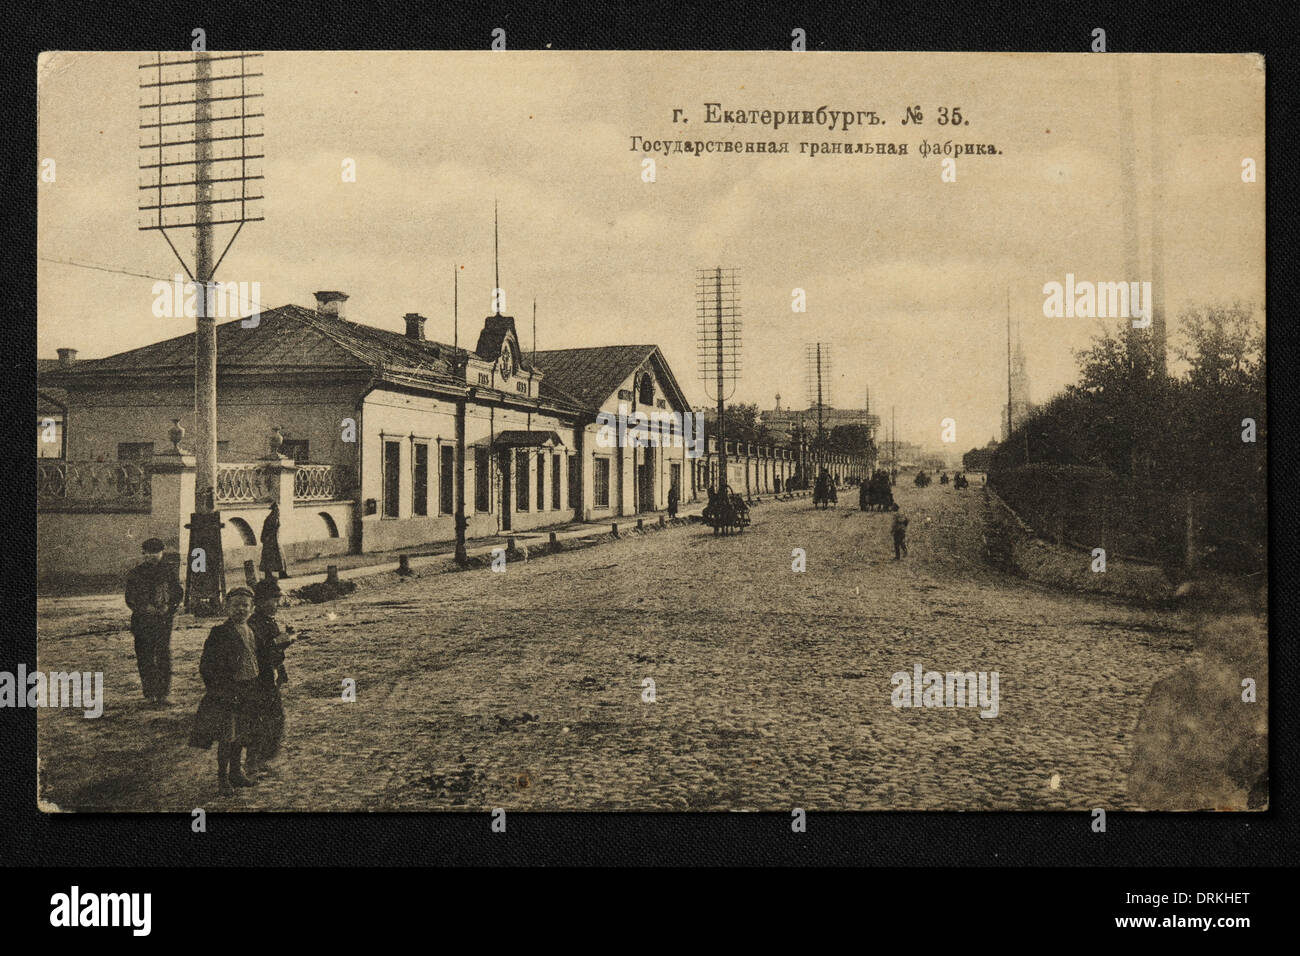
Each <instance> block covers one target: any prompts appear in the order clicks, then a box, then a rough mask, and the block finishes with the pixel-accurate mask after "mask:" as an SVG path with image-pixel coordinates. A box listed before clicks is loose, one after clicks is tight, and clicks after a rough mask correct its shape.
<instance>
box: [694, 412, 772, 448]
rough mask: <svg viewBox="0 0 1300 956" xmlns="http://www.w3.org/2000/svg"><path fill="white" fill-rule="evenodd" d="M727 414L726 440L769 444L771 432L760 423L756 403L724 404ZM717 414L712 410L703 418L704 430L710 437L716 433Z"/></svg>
mask: <svg viewBox="0 0 1300 956" xmlns="http://www.w3.org/2000/svg"><path fill="white" fill-rule="evenodd" d="M724 407H725V409H726V416H727V440H728V441H744V442H757V443H760V444H769V443H771V441H772V435H771V432H770V431H769V430H768V428H767V426H766V425H764V424H762V419H761V416H760V415H759V411H758V405H756V404H749V405H746V404H743V403H742V404H738V405H726V406H724ZM717 427H718V415H717V412H716V411H715V412H713V413H711V414H709V415H708V417H707V418H706V420H705V431H706V433H707V434H708V435H709V436H710V437H712V436H715V435H717Z"/></svg>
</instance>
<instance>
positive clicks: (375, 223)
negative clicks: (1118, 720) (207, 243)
mask: <svg viewBox="0 0 1300 956" xmlns="http://www.w3.org/2000/svg"><path fill="white" fill-rule="evenodd" d="M139 59H140V57H139V55H137V54H98V53H93V54H83V53H74V54H53V55H48V56H47V57H46V58H45V59H44V60H43V65H42V69H41V72H42V76H41V82H40V102H39V107H40V112H39V124H40V130H39V144H40V156H41V157H42V158H46V157H49V158H53V159H54V160H55V161H56V164H57V165H56V168H57V180H56V182H54V183H41V184H39V187H38V188H39V204H40V212H39V215H40V219H39V239H38V246H39V252H40V254H41V255H43V256H51V257H56V258H61V259H73V260H77V261H81V262H88V263H94V264H99V265H107V266H111V267H113V268H118V269H123V270H126V271H132V272H143V273H148V274H150V275H158V276H170V275H172V274H173V273H174V272H175V271H176V268H177V267H176V265H175V260H174V259H173V257H172V254H171V252H170V250H169V249H168V248H167V246H166V243H165V242H164V241H163V240H162V238H161V237H160V236H159V235H158V234H157V233H154V232H138V231H137V230H136V214H135V206H136V202H137V193H138V190H137V182H138V179H137V177H138V172H137V169H136V166H137V164H138V162H139V157H138V154H139V150H138V148H137V144H138V141H139V140H138V137H139V132H138V130H137V123H138V114H139V110H138V109H137V104H138V102H140V92H139V90H138V89H137V83H138V81H139V77H138V73H139V71H138V70H137V67H136V65H137V63H138V62H139ZM261 62H262V63H263V64H264V69H265V73H266V78H265V80H264V81H263V88H264V91H265V93H266V96H265V112H266V114H267V118H266V121H265V129H266V134H267V135H266V139H265V151H266V153H267V156H268V158H267V160H266V161H265V165H264V168H265V173H266V182H265V190H266V194H267V200H266V201H265V203H264V215H265V221H264V222H258V223H252V224H250V225H248V226H246V227H245V228H244V230H243V232H242V233H241V235H240V236H239V239H238V240H237V242H236V243H235V245H234V247H233V248H232V250H231V252H230V254H229V255H228V256H227V258H226V260H225V262H224V263H223V265H222V267H221V271H220V273H219V275H218V277H217V278H219V279H222V280H225V281H232V282H239V281H244V282H259V283H260V284H261V301H262V304H263V305H264V306H267V307H274V306H278V305H283V304H286V303H298V304H302V305H311V304H312V302H313V299H312V292H313V291H315V290H317V289H339V290H342V291H344V292H347V293H348V294H349V295H350V296H351V299H350V301H349V303H348V306H349V309H350V314H351V317H352V318H354V319H355V320H358V321H362V322H365V323H368V324H371V325H376V326H382V327H385V328H390V329H395V330H400V329H402V327H403V323H402V316H403V314H404V313H406V312H420V313H422V314H423V315H425V316H427V317H428V318H429V323H428V328H427V333H428V334H429V336H430V337H431V338H437V339H440V340H444V341H450V340H451V337H452V284H451V271H452V267H453V263H460V264H462V265H463V266H464V269H463V271H462V272H461V297H460V303H461V311H460V315H461V338H462V344H465V343H466V342H468V343H469V344H471V345H472V343H473V341H474V339H475V338H476V336H477V334H478V330H479V328H480V326H481V324H482V318H483V316H485V315H487V314H488V313H489V312H490V311H491V300H490V296H491V290H492V287H493V284H494V283H493V277H492V268H493V263H492V203H493V199H494V198H496V199H498V200H499V201H500V207H501V263H500V268H501V284H502V287H503V288H504V289H505V290H506V294H507V303H506V304H507V311H508V312H510V313H511V314H513V315H515V317H516V320H517V323H518V326H519V331H520V336H521V339H522V341H523V344H524V347H525V348H528V347H529V345H530V343H531V314H532V302H533V299H534V298H536V300H537V344H538V347H539V348H544V349H545V348H561V347H573V346H584V345H606V344H618V343H642V342H650V343H655V344H657V345H659V346H660V347H661V348H662V349H663V350H664V353H665V354H666V356H667V358H668V361H669V363H670V364H671V365H672V367H673V369H674V371H675V373H676V375H677V378H678V380H679V381H680V383H681V384H682V386H683V387H684V388H685V389H686V391H687V394H688V395H689V396H690V397H691V399H692V401H693V402H703V401H704V400H705V396H706V392H705V389H704V387H703V386H702V385H701V383H700V380H699V378H698V375H697V371H696V361H695V336H696V330H695V308H696V307H695V300H694V294H695V293H694V286H695V270H696V269H698V268H700V267H706V266H713V265H718V264H721V265H723V266H728V267H734V268H736V269H738V270H739V273H740V285H741V296H742V303H743V307H744V371H743V374H742V377H741V381H740V383H739V385H738V387H737V390H736V393H735V396H734V400H735V401H747V402H748V401H753V402H758V403H759V404H760V406H761V407H764V408H767V407H770V406H771V405H772V402H773V396H774V395H775V394H776V393H778V392H779V393H780V394H781V396H782V404H783V405H796V406H800V407H802V406H804V405H806V395H807V389H806V382H805V372H804V368H803V346H804V344H805V343H807V342H812V341H817V340H821V341H827V342H830V343H831V349H832V356H833V367H834V373H833V381H832V382H831V403H832V404H834V405H837V406H840V407H860V405H861V404H862V400H863V396H864V392H865V389H866V388H867V387H870V389H871V394H872V402H873V407H874V409H875V410H876V411H878V412H881V413H883V415H884V417H886V418H887V417H888V411H889V406H890V405H896V406H897V416H898V431H899V436H900V438H901V439H906V440H911V441H920V442H922V443H924V444H927V445H932V444H936V443H937V441H938V437H939V430H940V421H941V420H942V419H943V418H947V417H951V418H954V419H956V421H957V427H958V445H959V447H960V448H961V449H966V448H969V447H971V446H973V445H977V444H978V445H982V444H984V443H985V442H986V441H987V440H988V439H989V437H990V436H992V435H994V434H995V433H997V432H998V429H999V425H998V423H999V421H1000V415H1001V409H1002V407H1003V406H1002V403H1004V402H1005V395H1006V368H1005V361H1006V351H1005V350H1006V342H1005V323H1006V298H1007V295H1008V292H1009V294H1010V299H1011V310H1012V318H1013V321H1016V322H1019V323H1020V326H1021V328H1022V334H1023V339H1024V347H1025V351H1026V354H1027V357H1028V368H1029V374H1030V380H1031V386H1032V396H1031V397H1032V398H1033V400H1034V401H1043V400H1045V399H1047V398H1049V397H1050V396H1051V395H1052V394H1054V393H1055V392H1057V391H1059V390H1060V388H1062V387H1063V386H1064V385H1065V384H1066V383H1067V382H1070V381H1073V380H1074V373H1075V368H1076V365H1075V361H1074V358H1073V356H1072V353H1071V350H1072V349H1077V348H1080V347H1082V346H1085V345H1086V344H1087V342H1088V339H1089V337H1090V336H1091V335H1093V334H1095V333H1096V332H1097V331H1098V328H1099V325H1100V323H1098V322H1097V321H1095V320H1089V319H1078V318H1075V319H1065V318H1061V319H1049V318H1044V317H1043V314H1042V305H1043V293H1042V287H1043V284H1044V283H1045V282H1049V281H1058V282H1063V281H1064V279H1065V275H1066V273H1067V272H1072V273H1074V274H1075V276H1076V278H1077V279H1087V280H1092V281H1122V280H1133V279H1145V280H1150V278H1151V275H1150V271H1151V270H1150V263H1149V259H1148V256H1149V239H1150V234H1151V226H1152V223H1153V222H1159V223H1160V224H1161V227H1162V233H1161V235H1162V237H1163V239H1162V241H1163V250H1164V256H1163V258H1164V262H1165V266H1164V280H1165V281H1164V294H1165V302H1166V308H1167V311H1168V313H1169V315H1170V317H1171V333H1172V319H1173V316H1175V315H1176V314H1177V312H1178V311H1179V309H1181V308H1182V307H1183V306H1185V305H1186V304H1188V303H1205V302H1231V301H1233V300H1241V301H1243V302H1253V303H1254V304H1255V306H1256V314H1257V315H1259V316H1260V317H1261V320H1262V310H1263V305H1264V231H1263V223H1264V218H1263V217H1264V185H1263V183H1264V173H1265V169H1264V155H1263V150H1264V147H1263V142H1264V140H1263V128H1264V100H1263V90H1264V76H1263V71H1262V63H1261V61H1259V60H1258V59H1257V58H1254V57H1247V56H1240V57H1225V56H1128V55H1125V54H1080V55H1064V54H1061V55H1046V54H1035V55H1013V54H875V53H873V54H837V53H803V54H793V53H750V54H737V53H725V54H724V53H693V54H690V53H688V54H682V53H632V54H625V53H565V52H559V51H544V52H520V51H511V52H506V53H492V52H482V53H271V54H268V55H267V56H266V57H265V58H264V60H262V61H261ZM1124 69H1129V70H1132V75H1133V81H1132V89H1133V90H1134V100H1135V101H1136V110H1135V122H1134V124H1133V130H1134V132H1133V140H1132V143H1133V147H1134V150H1135V152H1136V157H1137V164H1136V169H1137V176H1136V180H1137V182H1138V188H1137V196H1138V204H1137V221H1138V222H1139V224H1140V231H1141V235H1142V250H1143V251H1142V263H1141V266H1140V273H1141V274H1140V275H1133V274H1130V273H1132V271H1133V269H1132V268H1130V267H1129V265H1128V264H1127V263H1126V262H1125V255H1124V216H1125V208H1124V206H1123V204H1122V202H1121V200H1122V196H1123V195H1124V193H1123V188H1122V186H1123V177H1122V175H1121V174H1122V168H1121V156H1122V155H1123V150H1122V149H1121V142H1122V137H1124V136H1125V135H1126V134H1125V133H1124V129H1125V124H1124V123H1123V122H1121V116H1122V114H1121V103H1122V102H1123V98H1122V97H1121V95H1120V89H1121V85H1120V82H1119V76H1120V72H1121V70H1124ZM1153 91H1154V93H1155V103H1156V107H1155V109H1156V113H1155V115H1156V116H1157V117H1158V119H1159V121H1158V122H1156V123H1153V122H1152V120H1151V117H1152V115H1153V114H1152V106H1151V103H1152V93H1153ZM706 102H720V103H722V104H723V108H724V109H742V108H743V109H759V110H762V109H773V110H776V109H799V110H805V109H807V110H816V109H817V108H818V107H820V106H823V105H826V106H828V107H829V108H831V109H851V110H875V111H876V112H877V113H878V114H879V115H880V116H881V117H882V118H883V119H884V120H885V124H884V125H882V126H877V127H874V128H871V129H870V130H862V131H859V129H857V128H854V129H851V130H850V131H849V132H847V133H845V132H843V131H837V132H835V133H830V132H828V131H826V130H824V129H823V130H816V129H812V128H809V127H804V126H791V127H783V128H782V129H781V130H779V131H777V132H776V133H773V132H772V131H771V130H770V129H766V128H764V127H761V126H748V125H746V126H735V127H731V126H727V125H724V124H706V123H705V122H704V120H705V108H704V104H705V103H706ZM909 105H919V106H921V107H922V111H923V113H924V116H925V123H924V125H922V126H920V127H916V126H907V127H904V126H902V125H900V124H901V121H902V119H903V117H904V112H905V108H906V107H907V106H909ZM940 106H958V107H960V108H961V111H962V113H963V116H964V118H965V119H967V121H968V123H969V125H966V126H963V127H961V128H960V130H959V131H952V130H951V128H949V127H942V126H939V125H936V120H937V117H938V111H937V108H938V107H940ZM675 107H677V108H681V109H683V110H684V111H685V116H686V118H687V120H688V122H687V123H685V124H681V123H679V124H676V125H674V124H673V123H672V115H673V109H674V108H675ZM1156 127H1158V130H1156V133H1157V135H1158V140H1157V141H1156V142H1154V143H1153V138H1152V133H1153V129H1155V128H1156ZM633 134H636V135H639V136H643V137H647V138H649V139H668V138H673V139H676V138H686V137H689V138H692V139H694V138H696V137H698V138H701V139H722V138H727V139H762V140H765V141H766V140H773V139H775V140H782V141H788V142H790V143H791V146H790V150H791V154H790V155H784V156H767V155H758V154H750V155H740V156H734V155H706V156H704V157H702V158H695V157H694V156H689V155H686V154H677V153H674V154H671V155H669V156H667V157H665V156H662V155H657V156H655V159H656V163H657V170H656V172H657V181H656V182H654V183H645V182H643V181H642V177H641V172H642V165H641V161H642V159H643V158H644V156H645V155H647V154H645V153H642V152H633V151H632V150H631V149H630V146H631V136H632V135H633ZM922 139H925V140H926V141H933V140H935V139H938V140H939V141H943V140H946V139H960V140H961V141H962V142H971V143H992V144H994V145H996V146H997V147H998V148H999V150H1000V151H1001V155H998V156H969V157H967V156H963V157H961V158H960V159H958V160H957V181H956V182H955V183H944V182H941V179H940V174H941V167H940V159H939V158H937V157H930V158H924V159H923V158H922V157H921V156H919V155H918V153H917V147H918V145H919V144H920V142H921V140H922ZM800 141H810V142H817V143H829V142H881V141H885V142H891V141H892V142H906V143H908V144H909V155H908V156H905V157H898V156H894V157H890V156H883V157H877V156H865V155H854V156H829V157H822V156H817V157H809V156H806V155H800V154H799V145H798V143H799V142H800ZM1153 150H1154V151H1155V152H1156V153H1157V154H1158V155H1157V158H1158V159H1159V160H1160V163H1159V165H1158V166H1157V165H1154V164H1153V163H1152V155H1153ZM1245 157H1250V158H1253V159H1255V160H1256V162H1257V164H1258V175H1259V181H1258V183H1256V184H1254V185H1247V184H1244V183H1242V181H1241V162H1242V159H1243V158H1245ZM345 158H351V159H353V160H355V161H356V168H357V181H356V182H355V183H345V182H343V181H342V177H341V169H342V162H343V160H344V159H345ZM1153 171H1155V172H1157V173H1158V174H1159V176H1160V182H1161V183H1162V184H1163V195H1162V196H1161V197H1160V212H1159V215H1158V217H1156V218H1153V215H1152V207H1153V204H1152V198H1153V197H1152V190H1151V182H1152V175H1153ZM222 228H223V229H226V230H228V229H230V228H232V227H222ZM226 235H228V233H222V235H221V238H222V239H223V240H224V238H225V236H226ZM220 245H224V241H222V242H221V243H220ZM182 251H184V252H185V253H186V255H187V257H189V256H190V255H191V254H192V249H185V248H183V249H182ZM151 286H152V282H151V280H149V279H145V278H136V277H132V276H126V275H116V274H111V273H104V272H97V271H92V270H88V269H83V268H74V267H69V266H65V265H61V264H52V263H49V262H45V261H42V262H40V263H39V289H38V308H39V314H38V320H37V345H38V355H40V356H41V357H52V356H53V354H54V349H55V348H57V347H60V346H71V347H74V348H77V349H79V350H80V353H81V355H82V356H83V357H88V358H89V357H98V356H102V355H108V354H112V353H114V352H117V351H121V350H124V349H127V348H133V347H137V346H140V345H145V344H148V343H150V342H154V341H158V340H159V339H162V338H166V337H170V336H173V335H177V334H182V333H183V332H186V331H189V329H190V328H192V325H191V324H190V322H189V321H187V320H184V319H158V318H155V317H154V316H153V314H152V311H151V306H152V302H153V295H152V293H151ZM795 288H802V289H804V290H805V291H806V293H807V297H808V307H807V312H806V313H804V314H795V313H793V312H792V311H791V305H790V303H791V291H792V290H793V289H795ZM1157 294H1158V295H1159V290H1157ZM1110 324H1112V325H1114V324H1115V323H1110Z"/></svg>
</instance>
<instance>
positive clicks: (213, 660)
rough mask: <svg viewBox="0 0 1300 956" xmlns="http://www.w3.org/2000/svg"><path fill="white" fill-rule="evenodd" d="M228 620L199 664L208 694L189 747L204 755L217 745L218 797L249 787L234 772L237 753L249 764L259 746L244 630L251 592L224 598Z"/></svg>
mask: <svg viewBox="0 0 1300 956" xmlns="http://www.w3.org/2000/svg"><path fill="white" fill-rule="evenodd" d="M226 608H227V611H228V612H229V614H230V616H229V618H227V620H226V621H224V622H223V623H221V624H218V625H217V626H216V627H214V628H213V629H212V631H211V632H210V633H209V634H208V639H207V640H206V641H205V642H204V644H203V656H202V657H201V658H200V660H199V673H200V674H201V675H203V683H204V685H205V686H206V687H207V692H206V693H205V694H204V695H203V700H201V701H199V709H198V712H197V713H196V714H195V715H194V730H193V732H192V733H191V734H190V746H191V747H199V748H201V749H203V750H207V749H208V748H209V747H211V746H212V743H213V741H216V744H217V784H218V786H219V787H220V789H221V792H222V793H223V794H230V793H233V792H234V790H233V789H232V785H233V786H234V787H251V786H252V785H253V781H252V780H249V779H248V777H246V776H244V774H243V773H241V772H240V769H239V756H240V751H241V750H244V749H247V750H248V752H249V762H250V763H255V758H254V756H253V755H254V754H255V753H256V748H257V747H258V746H259V745H260V739H259V737H260V733H259V729H260V728H259V719H258V718H259V708H258V706H257V701H258V697H259V696H260V694H261V690H260V688H259V686H258V682H257V636H256V635H255V634H254V633H253V629H252V627H250V626H249V624H248V617H249V615H250V614H251V613H252V611H253V592H252V591H251V590H249V589H248V588H246V587H237V588H234V589H232V590H231V591H230V593H229V594H227V595H226Z"/></svg>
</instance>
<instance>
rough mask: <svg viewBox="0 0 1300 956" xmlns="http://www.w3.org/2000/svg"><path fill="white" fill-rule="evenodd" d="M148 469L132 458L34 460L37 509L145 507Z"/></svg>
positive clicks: (147, 504)
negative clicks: (113, 459) (114, 459)
mask: <svg viewBox="0 0 1300 956" xmlns="http://www.w3.org/2000/svg"><path fill="white" fill-rule="evenodd" d="M151 492H152V488H151V484H150V480H149V472H148V471H147V470H146V468H145V466H144V465H142V464H141V463H139V462H133V461H37V463H36V505H37V509H38V510H47V509H49V510H57V509H59V508H64V507H84V508H103V509H105V510H130V511H148V510H150V507H151V506H152V501H151Z"/></svg>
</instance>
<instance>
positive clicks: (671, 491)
mask: <svg viewBox="0 0 1300 956" xmlns="http://www.w3.org/2000/svg"><path fill="white" fill-rule="evenodd" d="M679 500H681V493H680V492H679V491H678V490H677V482H675V481H674V482H673V483H672V484H671V485H670V486H669V487H668V517H669V518H676V517H677V502H678V501H679Z"/></svg>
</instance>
